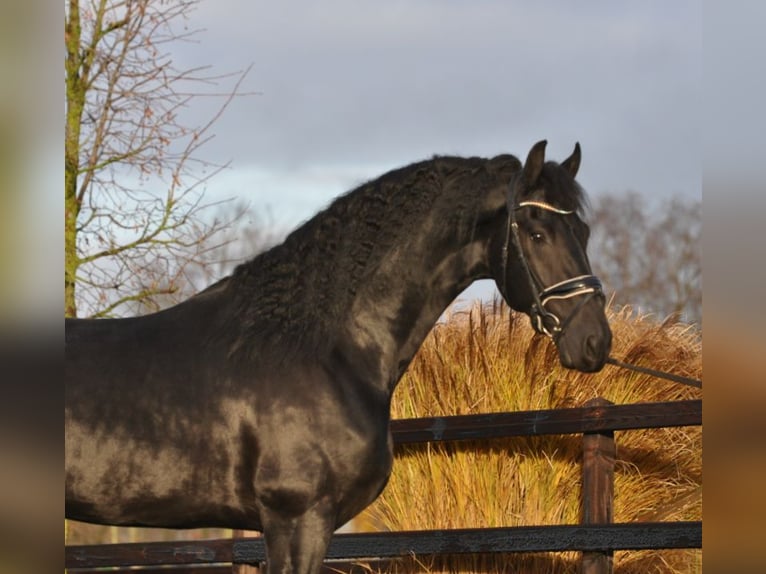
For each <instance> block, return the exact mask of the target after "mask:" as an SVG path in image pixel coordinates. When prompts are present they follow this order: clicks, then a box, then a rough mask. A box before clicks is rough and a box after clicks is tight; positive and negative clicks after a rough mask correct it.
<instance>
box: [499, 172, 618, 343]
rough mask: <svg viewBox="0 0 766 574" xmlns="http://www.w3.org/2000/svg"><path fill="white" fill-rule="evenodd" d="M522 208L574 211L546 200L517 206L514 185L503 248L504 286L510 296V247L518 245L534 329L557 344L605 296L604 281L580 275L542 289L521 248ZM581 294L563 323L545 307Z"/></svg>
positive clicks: (562, 212)
mask: <svg viewBox="0 0 766 574" xmlns="http://www.w3.org/2000/svg"><path fill="white" fill-rule="evenodd" d="M522 207H538V208H540V209H544V210H546V211H550V212H553V213H557V214H559V215H571V214H572V213H574V211H568V210H564V209H559V208H557V207H554V206H553V205H550V204H549V203H545V202H544V201H532V200H530V201H522V202H519V203H518V204H516V202H515V198H514V194H513V184H511V186H510V191H509V198H508V231H507V234H506V240H505V245H503V287H504V288H505V292H506V294H507V293H508V288H507V285H506V283H507V281H508V279H507V273H506V267H507V265H508V251H509V249H510V247H509V246H510V245H511V244H513V245H515V246H516V251H517V252H518V254H519V261H520V262H521V266H522V268H523V269H524V274H525V275H526V276H527V280H528V281H529V288H530V292H531V293H532V298H533V301H532V306H531V307H530V309H529V318H530V320H531V322H532V327H533V328H534V329H535V331H537V332H538V333H541V334H544V335H547V336H548V337H550V338H551V339H552V340H553V341H554V342H557V341H558V339H559V337H561V335H562V334H563V332H564V329H565V328H566V326H567V325H568V324H569V322H570V321H571V320H572V319H573V318H574V316H575V315H576V314H577V312H578V311H579V310H580V308H581V307H582V306H583V305H584V304H585V303H586V302H587V301H588V300H589V299H590V298H591V297H593V296H594V295H597V294H598V295H601V294H603V288H602V286H601V281H600V280H599V278H598V277H596V276H595V275H579V276H577V277H573V278H572V279H566V280H565V281H560V282H559V283H555V284H554V285H550V286H548V287H544V288H542V287H540V286H539V285H538V282H537V281H536V280H535V276H534V275H533V274H532V269H531V268H530V267H529V262H528V261H527V258H526V256H525V255H524V250H523V249H522V248H521V240H520V238H519V225H518V223H517V221H516V210H518V209H521V208H522ZM581 295H585V297H583V298H582V299H581V300H580V302H579V303H578V305H577V306H576V307H575V308H574V309H573V310H572V312H571V313H570V314H569V317H567V318H566V319H565V320H564V321H563V322H562V321H561V319H560V318H559V317H558V316H557V315H556V314H555V313H552V312H551V311H548V310H547V309H546V308H545V305H546V304H547V303H548V302H550V301H553V300H556V299H571V298H572V297H579V296H581Z"/></svg>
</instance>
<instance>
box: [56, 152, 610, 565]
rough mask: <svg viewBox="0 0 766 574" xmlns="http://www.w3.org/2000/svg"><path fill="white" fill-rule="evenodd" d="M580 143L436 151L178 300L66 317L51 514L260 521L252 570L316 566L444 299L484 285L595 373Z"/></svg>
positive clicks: (368, 472) (382, 445) (366, 475)
mask: <svg viewBox="0 0 766 574" xmlns="http://www.w3.org/2000/svg"><path fill="white" fill-rule="evenodd" d="M579 164H580V147H579V145H576V146H575V150H574V153H573V154H572V155H571V156H570V157H569V158H567V159H566V160H565V161H564V162H562V163H561V164H558V163H555V162H546V161H545V142H544V141H542V142H539V143H537V144H536V145H535V146H534V147H533V148H532V149H531V151H530V152H529V155H528V157H527V161H526V163H525V164H524V166H523V167H522V164H521V163H520V162H519V160H518V159H516V158H515V157H513V156H511V155H500V156H497V157H494V158H492V159H483V158H475V157H474V158H459V157H436V158H433V159H431V160H427V161H422V162H420V163H415V164H412V165H409V166H406V167H403V168H401V169H397V170H394V171H391V172H389V173H387V174H385V175H383V176H382V177H380V178H379V179H376V180H374V181H371V182H369V183H365V184H363V185H361V186H360V187H359V188H357V189H355V190H353V191H351V192H350V193H348V194H346V195H344V196H342V197H340V198H339V199H337V200H336V201H335V202H334V203H332V204H331V205H330V206H329V207H328V208H327V209H326V210H325V211H323V212H322V213H320V214H319V215H317V216H316V217H314V218H313V219H311V220H310V221H308V222H307V223H305V224H304V225H303V226H301V227H300V228H298V229H297V230H295V231H294V232H293V233H292V234H290V235H289V236H288V237H287V239H286V240H285V242H284V243H283V244H281V245H279V246H277V247H274V248H272V249H271V250H269V251H267V252H265V253H262V254H261V255H258V256H257V257H255V258H254V259H252V260H251V261H249V262H248V263H245V264H243V265H240V266H239V267H238V268H237V269H236V270H235V271H234V273H233V274H232V275H231V276H229V277H227V278H225V279H223V280H221V281H219V282H218V283H216V284H214V285H212V286H211V287H209V288H208V289H206V290H205V291H202V292H201V293H199V294H198V295H196V296H194V297H192V298H190V299H189V300H187V301H185V302H183V303H181V304H179V305H177V306H175V307H172V308H170V309H167V310H165V311H161V312H159V313H155V314H152V315H147V316H144V317H136V318H128V319H101V320H87V319H86V320H68V321H67V323H66V515H67V517H69V518H72V519H75V520H84V521H89V522H97V523H102V524H114V525H134V526H160V527H169V528H191V527H202V526H207V527H214V526H219V527H227V528H241V529H248V530H261V531H263V532H264V535H265V542H266V547H267V552H268V572H270V573H275V572H307V573H308V572H317V571H318V570H319V567H320V564H321V562H322V559H323V557H324V555H325V552H326V548H327V545H328V542H329V540H330V537H331V535H332V532H333V531H334V530H335V529H336V528H337V527H339V526H340V525H342V524H344V523H345V522H347V521H348V520H349V519H351V518H352V517H353V516H354V515H356V514H357V513H358V512H360V511H361V510H362V509H363V508H365V506H367V505H368V504H369V503H370V502H371V501H372V500H374V499H375V497H376V496H377V495H378V494H379V493H380V492H381V490H382V489H383V487H384V485H385V484H386V481H387V479H388V476H389V473H390V471H391V464H392V448H391V445H392V443H391V436H390V434H389V416H390V415H389V403H390V400H391V394H392V393H393V391H394V388H395V387H396V384H397V382H398V381H399V379H400V377H401V376H402V374H403V373H404V371H405V369H406V368H407V365H408V364H409V363H410V361H411V359H412V357H413V355H414V354H415V352H416V351H417V350H418V348H419V347H420V345H421V343H422V341H423V340H424V338H425V337H426V335H427V334H428V332H429V330H430V329H431V327H432V326H433V324H434V323H435V322H436V320H437V319H438V318H439V316H440V315H441V313H442V312H443V311H444V309H445V308H446V307H447V305H448V304H449V303H450V302H451V301H452V300H453V299H454V298H455V297H456V296H457V295H458V294H459V293H460V292H461V291H462V290H463V289H464V288H465V287H467V286H468V285H469V284H470V283H471V282H473V281H474V280H476V279H480V278H493V279H494V280H495V282H496V283H497V286H498V288H499V290H500V292H501V293H502V295H503V297H504V298H505V300H506V301H507V302H508V304H509V305H510V306H511V307H513V308H514V309H517V310H522V311H525V312H527V313H529V314H530V316H531V317H532V321H533V325H534V326H535V328H536V329H538V330H539V331H541V332H543V333H545V334H547V335H549V336H550V337H552V338H553V340H554V341H555V343H556V345H557V347H558V352H559V357H560V360H561V363H562V364H563V365H565V366H566V367H570V368H574V369H579V370H581V371H597V370H599V369H600V368H601V367H602V366H603V364H604V361H605V359H606V358H607V356H608V354H609V350H610V346H611V332H610V329H609V325H608V323H607V320H606V317H605V314H604V296H603V294H602V292H601V286H600V283H599V282H598V279H596V278H595V277H594V276H593V275H592V274H591V268H590V264H589V262H588V258H587V256H586V244H587V241H588V233H589V231H588V227H587V225H586V224H585V223H584V222H583V220H582V219H581V215H582V209H583V202H584V196H583V191H582V189H581V188H580V186H579V185H578V184H577V183H576V182H575V179H574V178H575V175H576V173H577V170H578V167H579Z"/></svg>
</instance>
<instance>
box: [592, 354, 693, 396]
mask: <svg viewBox="0 0 766 574" xmlns="http://www.w3.org/2000/svg"><path fill="white" fill-rule="evenodd" d="M606 362H607V363H609V364H610V365H614V366H615V367H622V368H623V369H628V370H630V371H637V372H639V373H644V374H645V375H652V376H655V377H658V378H660V379H666V380H668V381H673V382H674V383H680V384H682V385H688V386H690V387H696V388H698V389H701V388H702V381H700V380H699V379H692V378H691V377H683V376H681V375H675V374H673V373H666V372H665V371H658V370H657V369H650V368H649V367H639V366H638V365H632V364H631V363H623V362H622V361H619V360H617V359H615V358H614V357H611V356H610V357H608V358H607V359H606Z"/></svg>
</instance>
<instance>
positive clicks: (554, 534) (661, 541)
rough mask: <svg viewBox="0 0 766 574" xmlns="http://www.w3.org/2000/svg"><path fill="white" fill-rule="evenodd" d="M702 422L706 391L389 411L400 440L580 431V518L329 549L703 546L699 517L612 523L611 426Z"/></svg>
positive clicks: (347, 541)
mask: <svg viewBox="0 0 766 574" xmlns="http://www.w3.org/2000/svg"><path fill="white" fill-rule="evenodd" d="M701 424H702V401H701V400H685V401H672V402H661V403H640V404H632V405H612V404H610V403H608V402H606V401H604V400H603V399H598V400H596V401H592V402H591V403H589V404H588V405H586V406H583V407H577V408H571V409H558V410H540V411H522V412H513V413H495V414H481V415H462V416H448V417H429V418H418V419H407V420H396V421H392V422H391V431H392V435H393V437H394V442H395V443H396V444H412V443H420V442H439V441H456V440H478V439H482V440H483V439H491V438H500V437H512V436H531V435H544V434H580V433H582V434H583V435H584V436H583V485H584V490H583V510H584V512H583V514H584V516H583V524H577V525H554V526H523V527H504V528H475V529H455V530H430V531H412V532H376V533H358V534H336V535H335V536H333V539H332V542H331V544H330V548H329V550H328V559H329V560H344V561H348V560H359V559H373V560H376V561H380V560H383V561H385V560H387V559H392V558H398V557H402V556H410V555H412V554H415V555H435V554H474V553H513V552H559V551H582V552H583V571H584V572H585V571H587V572H610V571H611V554H612V552H613V551H615V550H641V549H667V548H701V547H702V522H701V521H692V522H654V523H649V522H642V523H621V524H612V523H611V502H612V497H613V492H612V490H611V489H612V487H613V486H612V483H613V472H614V455H613V452H614V443H613V434H614V431H615V430H630V429H642V428H660V427H674V426H699V425H701ZM610 453H611V454H610ZM594 522H595V523H594ZM264 560H265V549H264V546H263V540H262V539H260V538H240V539H223V540H198V541H197V540H195V541H176V542H152V543H126V544H99V545H83V546H68V547H67V548H66V567H67V568H68V569H70V570H71V571H72V572H73V573H75V572H77V573H78V574H85V573H87V572H90V571H95V570H94V569H96V568H100V567H104V566H115V567H123V568H128V567H131V566H133V567H135V566H146V567H154V566H160V565H163V566H164V565H182V567H181V568H180V569H178V568H174V569H172V570H162V571H163V572H168V571H170V572H184V573H186V574H196V573H202V572H204V573H206V574H219V573H223V572H232V569H233V568H237V566H232V565H237V564H259V563H262V562H263V561H264ZM125 571H127V570H125ZM153 571H155V570H154V569H153V568H150V569H148V570H142V572H145V574H149V573H150V572H153ZM157 571H158V572H159V570H157Z"/></svg>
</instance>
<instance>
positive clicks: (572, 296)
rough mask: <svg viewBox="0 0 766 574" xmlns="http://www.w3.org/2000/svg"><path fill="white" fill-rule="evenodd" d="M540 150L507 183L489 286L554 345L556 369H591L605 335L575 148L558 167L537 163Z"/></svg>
mask: <svg viewBox="0 0 766 574" xmlns="http://www.w3.org/2000/svg"><path fill="white" fill-rule="evenodd" d="M545 145H546V142H545V141H544V140H543V141H540V142H538V143H536V144H535V145H534V146H533V147H532V149H531V150H530V151H529V154H528V156H527V159H526V162H525V163H524V166H523V168H522V169H521V170H518V171H517V172H516V173H515V174H514V175H513V176H512V177H511V180H510V182H509V185H508V194H507V201H506V212H507V222H506V225H504V226H503V228H504V231H503V233H504V234H505V237H504V238H503V240H502V241H498V242H496V243H495V245H497V246H499V248H500V249H501V253H500V257H499V260H500V261H501V265H500V266H499V267H500V270H499V272H498V273H497V274H496V277H495V281H496V283H497V285H498V288H499V289H500V291H501V293H502V294H503V296H504V297H505V299H506V301H507V302H508V304H509V305H510V306H511V307H512V308H513V309H515V310H517V311H523V312H525V313H527V314H528V315H529V317H530V319H531V321H532V326H533V327H534V328H535V330H536V331H537V332H539V333H542V334H544V335H547V336H548V337H550V338H551V339H552V340H553V341H554V343H555V344H556V346H557V348H558V352H559V358H560V360H561V363H562V365H564V366H565V367H568V368H573V369H578V370H581V371H586V372H592V371H598V370H600V369H601V367H603V365H604V362H605V360H606V358H607V357H608V356H609V351H610V349H611V341H612V334H611V330H610V328H609V323H608V322H607V319H606V315H605V312H604V302H605V298H604V294H603V291H602V287H601V282H600V281H599V280H598V278H597V277H596V276H595V275H593V273H592V271H591V266H590V262H589V260H588V256H587V253H586V248H587V243H588V237H589V234H590V230H589V228H588V225H587V224H586V223H585V221H583V219H582V217H581V216H582V212H583V207H584V205H583V204H584V201H585V198H584V194H583V191H582V188H581V187H580V186H579V185H578V184H577V182H576V181H575V176H576V175H577V171H578V169H579V167H580V159H581V153H580V145H579V144H575V149H574V151H573V152H572V155H570V156H569V157H568V158H567V159H566V160H564V161H563V162H561V163H560V164H559V163H556V162H552V161H548V162H546V161H545ZM496 259H497V258H496ZM498 275H499V276H498Z"/></svg>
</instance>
